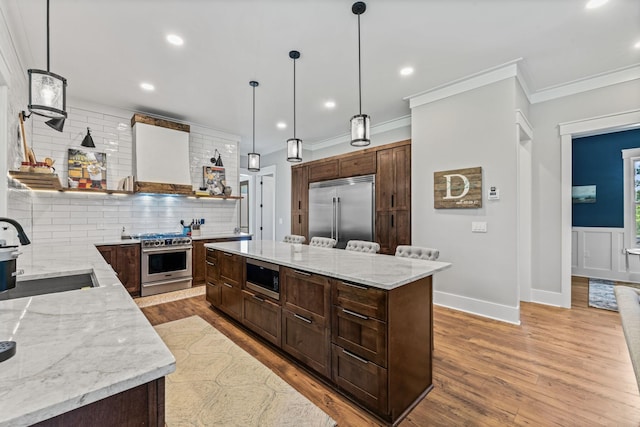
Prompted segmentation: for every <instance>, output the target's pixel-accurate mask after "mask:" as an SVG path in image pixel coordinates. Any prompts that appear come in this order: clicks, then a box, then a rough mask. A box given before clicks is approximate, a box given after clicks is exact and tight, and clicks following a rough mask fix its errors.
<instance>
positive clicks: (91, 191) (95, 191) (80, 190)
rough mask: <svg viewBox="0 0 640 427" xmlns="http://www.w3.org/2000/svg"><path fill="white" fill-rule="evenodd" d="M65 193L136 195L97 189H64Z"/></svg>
mask: <svg viewBox="0 0 640 427" xmlns="http://www.w3.org/2000/svg"><path fill="white" fill-rule="evenodd" d="M60 191H64V192H65V193H104V194H135V193H134V192H133V191H122V190H103V189H97V188H62V189H60Z"/></svg>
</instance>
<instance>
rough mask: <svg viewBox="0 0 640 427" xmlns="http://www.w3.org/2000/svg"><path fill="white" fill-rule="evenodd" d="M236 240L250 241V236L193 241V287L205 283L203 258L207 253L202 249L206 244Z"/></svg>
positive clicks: (195, 239) (196, 239)
mask: <svg viewBox="0 0 640 427" xmlns="http://www.w3.org/2000/svg"><path fill="white" fill-rule="evenodd" d="M237 240H251V236H250V235H243V236H238V237H222V238H215V239H198V238H194V239H193V242H192V243H193V256H192V257H191V267H192V269H191V271H192V272H193V286H198V285H204V284H205V283H206V277H205V274H206V273H205V266H206V263H205V258H206V256H207V253H206V252H207V251H206V249H205V247H204V245H206V244H207V243H219V242H233V241H237Z"/></svg>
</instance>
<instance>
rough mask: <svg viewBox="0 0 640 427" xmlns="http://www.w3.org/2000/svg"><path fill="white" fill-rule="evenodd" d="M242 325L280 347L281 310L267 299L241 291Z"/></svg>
mask: <svg viewBox="0 0 640 427" xmlns="http://www.w3.org/2000/svg"><path fill="white" fill-rule="evenodd" d="M242 312H243V314H242V323H243V324H244V325H245V326H246V327H247V328H249V329H251V330H252V331H254V332H256V333H257V334H259V335H260V336H262V337H263V338H265V339H266V340H268V341H270V342H271V343H273V344H275V345H277V346H278V347H280V341H281V339H280V337H281V334H280V332H281V330H282V329H281V328H282V321H281V317H280V316H281V312H282V309H281V308H280V306H279V305H278V304H275V303H273V302H271V301H269V300H268V299H265V298H263V297H261V296H259V295H256V294H254V293H252V292H248V291H242Z"/></svg>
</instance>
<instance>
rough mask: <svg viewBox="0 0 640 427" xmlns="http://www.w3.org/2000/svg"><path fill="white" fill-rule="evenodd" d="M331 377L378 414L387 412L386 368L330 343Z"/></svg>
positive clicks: (339, 385)
mask: <svg viewBox="0 0 640 427" xmlns="http://www.w3.org/2000/svg"><path fill="white" fill-rule="evenodd" d="M331 353H332V358H333V360H332V365H333V368H332V379H333V382H335V383H336V384H337V385H338V387H340V388H341V389H343V390H344V391H346V392H348V393H349V394H351V395H352V396H353V397H355V398H356V399H357V400H359V401H360V402H362V404H363V405H364V406H366V407H368V408H370V409H372V410H373V411H374V412H376V413H378V414H388V413H389V410H388V407H387V406H388V404H387V402H388V400H387V370H386V369H384V368H382V367H380V366H378V365H376V364H375V363H372V362H370V361H368V360H366V359H364V358H361V357H359V356H357V355H355V354H353V353H351V352H350V351H348V350H345V349H343V348H342V347H339V346H337V345H335V344H334V345H332V352H331Z"/></svg>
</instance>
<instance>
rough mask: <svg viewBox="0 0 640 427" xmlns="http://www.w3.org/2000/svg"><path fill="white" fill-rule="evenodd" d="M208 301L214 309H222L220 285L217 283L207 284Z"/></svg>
mask: <svg viewBox="0 0 640 427" xmlns="http://www.w3.org/2000/svg"><path fill="white" fill-rule="evenodd" d="M205 286H206V291H207V301H208V302H209V304H211V305H213V306H214V307H220V285H218V284H216V283H211V282H207V284H206V285H205Z"/></svg>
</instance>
